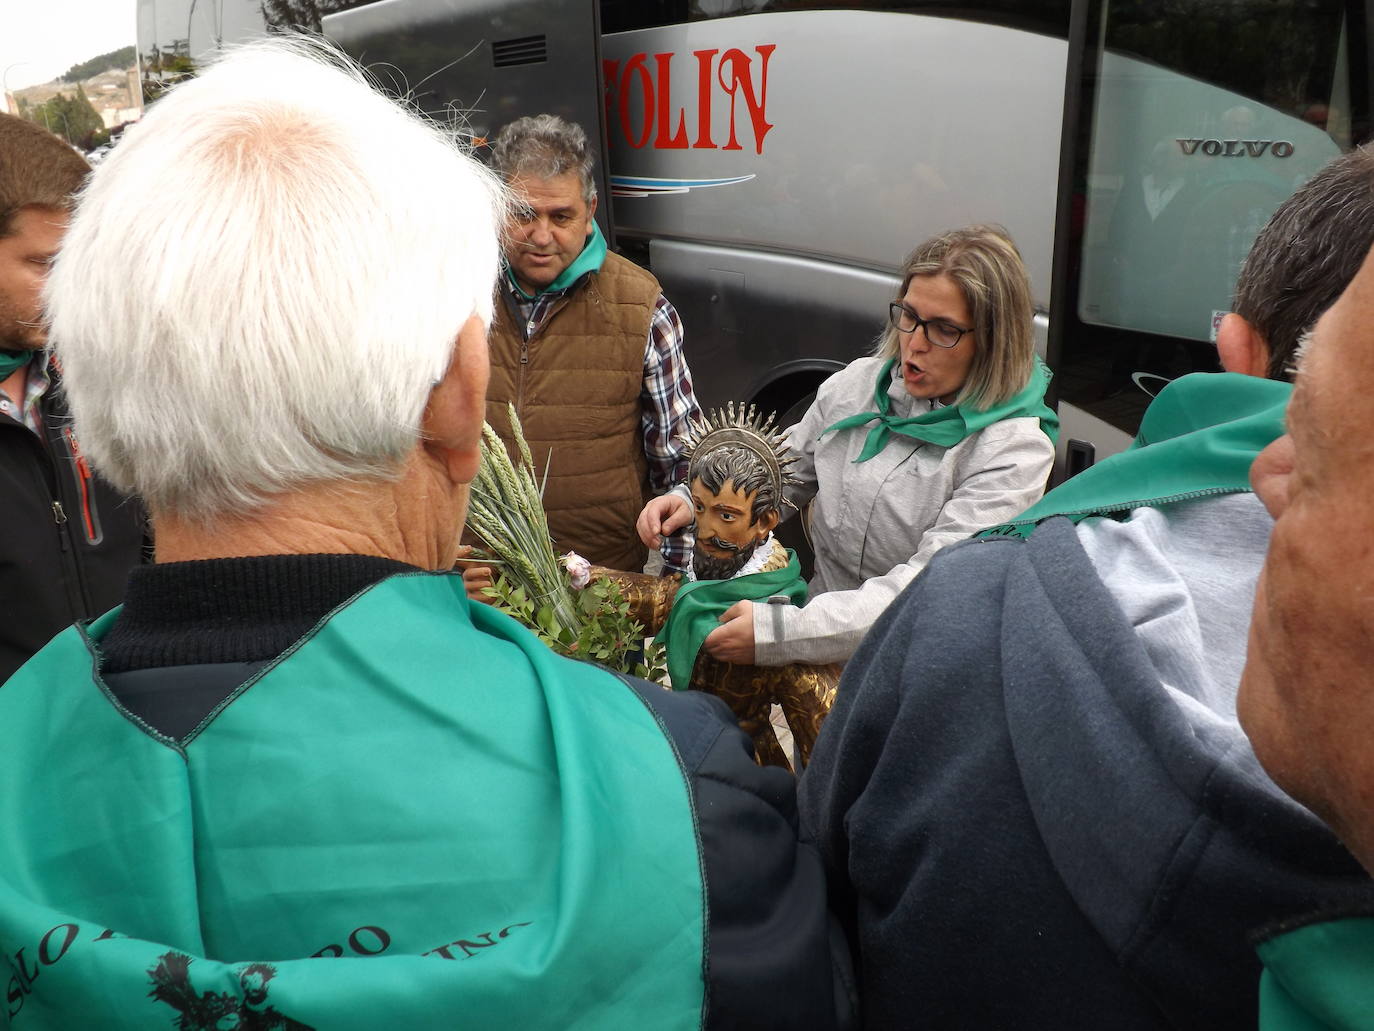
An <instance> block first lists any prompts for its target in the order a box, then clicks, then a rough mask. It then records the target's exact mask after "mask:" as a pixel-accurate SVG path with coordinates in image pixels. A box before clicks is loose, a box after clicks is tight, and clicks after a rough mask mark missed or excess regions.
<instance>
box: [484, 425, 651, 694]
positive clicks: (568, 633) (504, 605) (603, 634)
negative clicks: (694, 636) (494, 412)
mask: <svg viewBox="0 0 1374 1031" xmlns="http://www.w3.org/2000/svg"><path fill="white" fill-rule="evenodd" d="M507 407H508V412H509V416H510V424H511V429H512V431H513V435H514V438H515V443H516V447H517V449H518V450H519V453H520V464H519V465H518V466H517V465H516V464H515V463H514V462H512V461H511V459H510V455H509V454H508V453H507V451H506V448H505V445H504V444H502V443H501V438H500V437H499V436H497V434H496V431H495V430H493V429H492V428H491V426H490V425H484V426H483V428H482V464H481V468H480V469H479V470H478V473H477V477H476V479H474V480H473V482H472V488H471V495H470V498H469V501H468V526H470V527H471V528H472V530H473V532H474V533H475V534H476V535H477V536H478V537H479V538H480V539H481V541H482V543H483V544H484V545H485V550H486V552H487V554H485V555H481V556H477V555H474V558H480V559H482V560H483V561H488V562H490V563H491V565H492V567H493V571H494V574H495V575H494V578H493V585H492V586H491V587H489V588H487V589H486V592H485V593H486V594H487V595H488V597H490V598H491V599H492V603H493V604H494V605H495V607H496V608H498V609H500V610H501V611H503V612H505V613H507V614H508V615H510V616H512V617H514V618H515V619H517V620H519V621H520V622H521V623H523V624H524V625H525V626H526V627H528V628H529V629H530V630H532V631H533V632H534V633H535V635H536V636H537V637H538V638H539V639H540V640H541V641H543V642H544V643H545V644H546V645H548V646H549V647H550V648H552V649H553V650H554V651H556V652H558V653H559V654H560V655H567V656H570V657H572V658H575V659H586V660H588V661H591V662H598V663H601V664H602V665H604V666H607V667H608V668H610V669H613V670H616V671H618V672H621V673H632V674H634V675H636V676H641V677H645V678H647V679H649V680H660V679H662V677H663V676H664V674H665V673H666V672H667V667H666V661H665V658H664V651H663V648H662V646H661V645H658V644H655V643H653V642H649V643H648V644H647V645H646V646H645V648H644V653H643V661H639V662H635V661H632V660H631V655H637V653H638V649H639V646H640V645H641V644H643V643H644V636H645V635H644V627H643V626H642V625H641V624H640V623H638V622H637V621H635V620H634V619H633V618H631V616H630V604H629V602H628V601H626V600H625V594H624V591H623V590H621V588H620V586H619V585H618V584H616V583H613V582H612V581H609V580H604V579H596V580H593V581H592V582H591V583H589V584H588V585H587V586H586V587H584V588H583V589H582V590H580V591H579V590H577V589H575V588H574V587H573V586H572V582H571V580H570V579H569V576H568V571H567V569H566V568H565V566H564V563H563V561H562V560H561V559H560V558H559V557H558V556H557V555H556V554H555V553H554V550H553V539H552V537H551V536H550V534H549V525H548V519H547V517H546V516H545V514H544V505H543V495H544V481H543V480H540V481H538V482H536V480H535V478H534V460H533V458H532V457H531V455H530V449H529V445H528V444H527V443H526V442H525V434H524V430H523V429H522V428H521V426H520V420H519V418H518V417H517V416H516V414H515V408H514V407H513V406H507ZM547 475H548V470H547V469H545V477H547Z"/></svg>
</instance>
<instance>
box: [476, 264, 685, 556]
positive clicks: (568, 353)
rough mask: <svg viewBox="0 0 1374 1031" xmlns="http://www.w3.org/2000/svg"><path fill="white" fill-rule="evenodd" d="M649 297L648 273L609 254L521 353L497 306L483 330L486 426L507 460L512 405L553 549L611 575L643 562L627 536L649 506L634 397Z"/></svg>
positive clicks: (508, 318) (516, 333)
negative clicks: (487, 332)
mask: <svg viewBox="0 0 1374 1031" xmlns="http://www.w3.org/2000/svg"><path fill="white" fill-rule="evenodd" d="M659 292H660V288H659V285H658V280H656V279H654V277H653V276H651V275H650V274H649V273H648V272H645V271H644V270H643V269H641V268H640V267H639V266H638V265H635V264H634V263H633V262H630V261H627V260H626V259H624V258H622V257H620V256H619V255H617V254H611V253H608V254H607V255H606V260H605V262H604V263H603V264H602V266H601V270H600V271H599V272H593V273H591V274H590V275H588V276H587V277H586V278H585V279H583V280H582V282H580V283H579V284H577V285H576V286H575V287H574V288H573V289H572V290H570V291H569V292H568V294H567V295H565V296H564V298H563V299H562V301H560V302H558V303H559V305H560V306H559V307H558V308H557V309H556V310H555V312H554V314H553V317H552V318H550V319H549V321H548V323H547V324H546V325H545V327H544V329H543V331H542V332H541V333H539V334H538V335H536V336H535V338H534V339H532V340H530V341H529V342H528V344H524V345H523V346H522V337H523V333H522V332H521V327H520V326H518V325H517V324H516V320H517V319H518V318H519V315H518V313H517V314H514V315H513V314H512V312H511V306H510V305H509V304H508V303H505V298H504V296H503V297H502V298H500V299H498V301H497V304H496V317H495V319H494V320H493V322H492V327H491V384H490V386H489V387H488V388H487V421H488V422H489V423H491V425H492V427H493V428H494V429H495V430H496V432H497V433H499V434H500V435H501V439H502V440H504V441H505V443H506V446H507V448H510V446H511V435H510V424H509V420H508V419H507V417H506V403H507V402H508V401H509V402H511V403H513V404H514V405H515V410H516V412H517V413H518V414H519V416H520V423H521V425H522V426H523V427H524V429H525V439H526V440H527V441H529V445H530V454H531V455H532V456H533V458H534V465H535V476H536V477H539V476H542V475H543V472H544V463H545V461H547V462H548V480H547V482H546V485H545V488H544V511H545V512H546V513H547V514H548V517H549V532H550V533H552V534H553V538H554V546H555V547H556V548H557V549H558V551H559V553H562V552H565V551H568V550H572V551H576V552H577V553H578V554H579V555H582V556H583V557H585V558H587V559H589V560H590V561H591V562H593V563H595V564H596V565H601V566H607V567H609V568H611V569H625V570H630V571H638V570H640V569H642V568H643V567H644V559H645V556H646V554H647V552H646V550H645V548H644V545H642V544H641V543H640V542H639V537H638V535H637V534H636V533H635V520H636V519H637V518H638V517H639V511H640V509H641V508H643V507H644V502H645V500H646V499H647V498H648V497H650V492H649V471H648V468H649V467H648V462H647V461H646V460H645V457H644V436H643V431H642V429H641V426H640V414H641V405H640V399H639V396H640V392H641V390H642V389H643V386H644V349H645V344H646V342H647V340H648V336H649V321H650V319H651V318H652V317H653V311H654V305H655V303H656V302H657V301H658V296H659ZM502 294H503V295H504V294H505V290H504V289H503V290H502ZM522 353H523V356H524V360H523V361H522ZM512 455H513V456H514V452H512Z"/></svg>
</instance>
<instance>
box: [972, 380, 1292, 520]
mask: <svg viewBox="0 0 1374 1031" xmlns="http://www.w3.org/2000/svg"><path fill="white" fill-rule="evenodd" d="M1292 393H1293V386H1292V384H1290V383H1281V382H1279V381H1277V380H1271V379H1260V378H1258V377H1256V376H1242V375H1240V374H1239V373H1233V372H1196V373H1192V374H1191V375H1188V376H1183V377H1181V378H1179V379H1176V380H1174V381H1173V382H1172V383H1170V384H1169V385H1168V386H1166V387H1165V388H1164V389H1163V390H1161V391H1160V392H1159V396H1158V397H1156V398H1155V399H1154V400H1153V401H1152V402H1150V407H1149V408H1148V409H1146V411H1145V417H1144V419H1142V420H1141V423H1140V433H1139V434H1137V436H1136V439H1135V440H1134V441H1133V442H1132V443H1131V446H1130V447H1129V448H1128V449H1127V450H1125V451H1123V452H1121V454H1119V455H1112V456H1111V457H1110V458H1106V459H1103V460H1102V461H1101V462H1098V463H1097V464H1096V465H1094V466H1091V467H1089V468H1088V469H1085V470H1084V471H1083V472H1081V473H1079V474H1078V475H1077V476H1075V477H1073V478H1072V479H1070V480H1066V481H1065V482H1064V483H1062V484H1060V485H1059V486H1058V487H1056V488H1055V489H1054V490H1052V491H1050V492H1049V493H1048V494H1046V495H1045V496H1044V497H1043V498H1041V499H1040V501H1038V502H1037V503H1036V504H1034V505H1032V506H1031V507H1030V508H1029V509H1027V510H1026V511H1025V512H1024V513H1022V514H1021V515H1019V516H1017V517H1016V518H1015V519H1013V520H1011V521H1010V522H1008V523H1003V524H1002V525H1001V526H994V527H990V528H988V529H986V530H982V531H980V532H979V533H978V534H976V535H975V536H978V537H1029V536H1030V535H1031V534H1032V533H1033V532H1034V531H1035V528H1036V526H1037V525H1038V524H1040V523H1041V522H1043V521H1044V520H1046V519H1049V518H1051V517H1053V516H1067V517H1068V518H1069V519H1071V520H1073V521H1074V522H1079V521H1081V520H1083V519H1086V518H1088V517H1089V516H1101V515H1114V514H1115V515H1121V516H1125V515H1127V514H1129V513H1130V512H1131V511H1132V510H1133V509H1137V508H1143V507H1147V506H1148V507H1153V506H1157V505H1163V504H1168V503H1170V502H1174V501H1186V500H1188V499H1190V498H1200V497H1205V496H1207V495H1210V494H1235V493H1238V492H1241V491H1248V490H1249V489H1250V463H1252V462H1253V461H1254V460H1255V456H1256V455H1258V454H1259V453H1260V451H1261V450H1263V449H1264V448H1265V447H1266V446H1267V445H1268V444H1269V443H1271V442H1272V441H1273V440H1274V439H1275V438H1277V437H1279V436H1281V435H1282V434H1283V428H1284V412H1285V411H1286V410H1287V407H1288V398H1289V397H1290V396H1291V395H1292Z"/></svg>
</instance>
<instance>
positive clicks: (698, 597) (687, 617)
mask: <svg viewBox="0 0 1374 1031" xmlns="http://www.w3.org/2000/svg"><path fill="white" fill-rule="evenodd" d="M776 594H781V595H785V596H786V597H788V598H789V599H791V601H792V604H793V605H800V604H802V603H803V602H804V601H806V581H805V580H803V579H802V575H801V563H800V562H799V561H797V556H796V553H795V552H793V551H792V549H791V548H789V549H788V550H787V565H786V566H784V567H783V568H782V569H775V570H773V571H771V572H767V573H747V574H745V575H744V576H736V577H733V578H731V579H729V580H693V581H692V582H690V583H685V584H683V585H682V586H681V587H679V588H678V592H677V596H676V597H675V598H674V599H673V608H672V611H670V612H669V613H668V619H667V622H665V623H664V624H663V629H661V630H660V631H659V632H658V636H657V637H655V638H654V640H655V641H657V642H658V643H659V644H661V645H663V646H664V648H665V649H666V650H667V652H668V677H669V679H671V680H672V683H673V689H674V690H677V691H685V690H687V685H688V683H689V682H690V681H691V679H692V667H693V666H694V665H696V661H697V652H698V651H700V650H701V642H702V641H704V640H706V635H707V634H709V633H710V632H711V631H712V630H714V629H715V628H716V627H718V626H720V615H721V613H722V612H724V611H725V610H726V609H728V608H729V607H730V606H731V605H733V604H735V602H737V601H757V602H763V601H764V600H765V599H767V598H771V597H773V596H774V595H776Z"/></svg>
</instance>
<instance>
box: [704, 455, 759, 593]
mask: <svg viewBox="0 0 1374 1031" xmlns="http://www.w3.org/2000/svg"><path fill="white" fill-rule="evenodd" d="M691 489H692V508H693V509H694V510H695V511H696V519H697V543H696V550H695V553H694V557H693V570H694V572H695V573H696V575H697V577H698V578H699V579H702V580H724V579H727V578H729V577H730V576H733V575H734V574H735V572H736V571H737V570H738V569H739V568H740V567H741V566H743V565H744V563H745V562H747V561H749V557H750V556H751V555H753V553H754V549H755V548H757V547H758V545H759V542H760V541H762V540H763V539H764V538H765V537H767V536H768V534H769V532H770V531H771V530H772V529H773V527H775V526H777V524H778V514H777V512H769V513H766V514H765V515H763V516H761V517H760V518H759V519H758V520H755V519H754V518H753V511H754V496H755V494H754V493H751V494H745V493H744V492H743V491H739V490H736V489H735V483H734V481H733V480H726V481H725V484H724V485H723V486H722V487H721V489H720V490H719V491H712V490H711V489H710V488H708V487H707V486H705V485H704V484H703V483H702V482H701V477H697V478H696V479H694V480H692V488H691ZM755 493H757V492H755Z"/></svg>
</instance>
